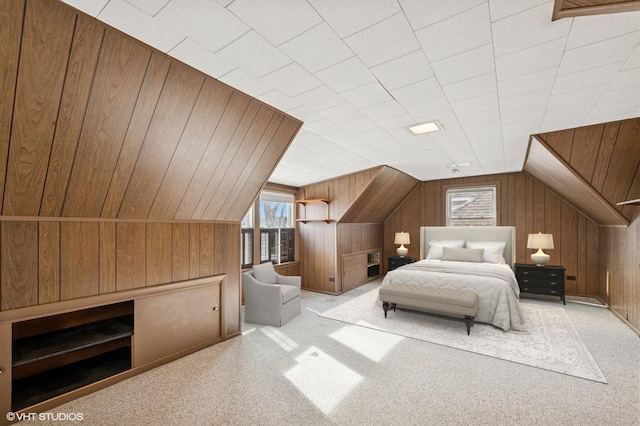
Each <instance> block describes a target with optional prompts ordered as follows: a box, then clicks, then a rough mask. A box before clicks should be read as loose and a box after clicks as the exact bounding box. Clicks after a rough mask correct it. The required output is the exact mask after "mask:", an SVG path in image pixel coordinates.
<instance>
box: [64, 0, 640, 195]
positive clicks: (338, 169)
mask: <svg viewBox="0 0 640 426" xmlns="http://www.w3.org/2000/svg"><path fill="white" fill-rule="evenodd" d="M64 1H65V2H67V3H69V4H71V5H73V6H74V7H76V8H78V9H80V10H83V11H84V12H86V13H87V14H90V15H91V16H95V17H97V18H98V19H100V20H101V21H103V22H105V23H107V24H109V25H112V26H113V27H115V28H118V29H120V30H122V31H124V32H126V33H128V34H130V35H131V36H132V37H135V38H137V39H139V40H142V41H143V42H145V43H147V44H149V45H151V46H153V47H155V48H156V49H158V50H160V51H162V52H165V53H167V54H169V55H171V56H172V57H175V58H177V59H179V60H181V61H183V62H185V63H188V64H190V65H192V66H194V67H196V68H197V69H199V70H201V71H203V72H205V73H207V74H208V75H210V76H212V77H214V78H217V79H219V80H221V81H223V82H225V83H227V84H229V85H230V86H232V87H234V88H236V89H238V90H241V91H243V92H245V93H247V94H249V95H251V96H254V97H256V98H258V99H260V100H263V101H265V102H266V103H268V104H269V105H272V106H274V107H276V108H278V109H280V110H281V111H284V112H286V113H288V114H290V115H292V116H294V117H296V118H298V119H300V120H302V121H304V125H303V127H302V129H301V131H300V132H299V134H298V135H297V136H296V138H295V140H294V142H293V143H292V145H291V147H290V148H289V149H288V150H287V152H286V154H285V155H284V157H283V158H282V161H281V162H280V163H279V164H278V166H277V168H276V169H275V171H274V173H273V174H272V176H271V178H270V181H272V182H275V183H281V184H286V185H291V186H296V187H301V186H304V185H307V184H310V183H314V182H319V181H322V180H326V179H331V178H335V177H337V176H341V175H345V174H349V173H353V172H357V171H360V170H365V169H369V168H372V167H377V166H379V165H388V166H391V167H393V168H395V169H397V170H400V171H402V172H404V173H406V174H409V175H410V176H413V177H414V178H416V179H419V180H434V179H443V178H450V177H452V176H453V174H452V172H451V170H450V168H449V167H447V165H449V164H455V163H464V162H468V163H469V164H470V165H469V167H467V168H461V169H460V173H459V174H456V176H477V175H485V174H495V173H504V172H510V171H520V170H522V166H523V163H524V158H525V153H526V150H527V146H528V142H529V136H530V135H532V134H538V133H541V132H550V131H556V130H561V129H568V128H575V127H579V126H583V125H591V124H597V123H603V122H608V121H613V120H622V119H627V118H633V117H638V116H640V83H639V82H640V12H627V13H614V14H607V15H595V16H582V17H578V18H565V19H559V20H557V21H554V22H552V14H553V8H554V2H553V1H549V0H527V1H524V0H518V1H516V0H466V1H445V0H420V1H416V0H371V1H364V0H359V1H351V0H344V1H326V0H296V1H291V0H206V1H205V0H64ZM427 120H439V121H440V122H441V123H442V125H443V126H444V130H443V131H440V132H435V133H431V134H428V135H421V136H413V135H412V134H411V133H410V132H409V131H408V129H407V126H409V125H411V124H414V123H416V122H422V121H427Z"/></svg>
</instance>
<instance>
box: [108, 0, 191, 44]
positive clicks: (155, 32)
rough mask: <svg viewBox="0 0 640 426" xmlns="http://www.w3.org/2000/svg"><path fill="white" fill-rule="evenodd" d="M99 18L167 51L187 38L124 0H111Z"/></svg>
mask: <svg viewBox="0 0 640 426" xmlns="http://www.w3.org/2000/svg"><path fill="white" fill-rule="evenodd" d="M97 18H98V19H100V20H101V21H102V22H104V23H106V24H109V25H111V26H112V27H114V28H116V29H118V30H120V31H122V32H125V33H127V34H129V35H130V36H132V37H135V38H137V39H138V40H140V41H142V42H144V43H147V44H148V45H149V46H152V47H155V48H156V49H158V50H160V51H162V52H165V53H166V52H168V51H170V50H171V49H173V48H174V47H176V46H177V45H178V44H179V43H180V42H181V41H182V40H184V38H185V34H184V33H182V32H180V31H176V30H175V29H174V28H172V27H171V26H169V25H166V24H165V23H163V22H160V21H158V20H157V19H154V18H152V17H151V16H149V15H147V14H146V13H144V12H142V11H141V10H140V9H137V8H135V7H133V6H131V5H130V4H129V3H126V2H124V1H122V0H111V1H110V2H109V3H108V4H107V5H106V6H105V7H104V8H103V9H102V10H101V11H100V14H99V15H98V16H97Z"/></svg>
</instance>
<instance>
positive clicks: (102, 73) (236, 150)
mask: <svg viewBox="0 0 640 426" xmlns="http://www.w3.org/2000/svg"><path fill="white" fill-rule="evenodd" d="M0 39H1V40H2V43H0V93H2V96H0V263H1V269H0V309H2V310H10V309H19V308H22V307H26V306H33V305H37V304H45V303H51V302H56V301H60V300H67V299H77V298H83V297H87V296H92V295H95V294H103V293H110V292H117V291H121V290H126V289H131V288H139V287H144V286H151V285H160V284H165V283H170V282H176V281H182V280H186V279H190V278H195V277H205V276H208V275H217V274H226V276H227V293H226V297H227V300H226V312H227V315H228V317H227V327H228V330H227V335H229V336H231V335H233V334H235V333H239V332H240V326H241V323H240V297H241V295H240V254H239V251H240V229H239V222H240V220H241V219H242V216H243V215H244V213H245V212H246V210H247V209H248V207H249V205H250V204H251V203H252V202H253V200H254V199H255V197H256V196H257V195H258V193H259V191H260V189H261V188H262V187H263V185H264V184H265V182H266V180H267V179H268V177H269V175H270V174H271V173H272V171H273V169H274V168H275V166H276V164H277V163H278V161H279V160H280V158H281V156H282V155H283V154H284V152H285V150H286V148H287V147H288V145H289V144H290V143H291V141H292V139H293V137H294V136H295V134H296V132H297V131H298V129H299V128H300V126H301V122H300V121H298V120H296V119H294V118H292V117H290V116H287V115H286V114H283V113H281V112H280V111H277V110H275V109H274V108H272V107H270V106H268V105H266V104H263V103H261V102H259V101H257V100H255V99H253V98H251V97H249V96H247V95H245V94H244V93H241V92H239V91H236V90H234V89H232V88H230V87H228V86H226V85H225V84H223V83H220V82H219V81H217V80H215V79H213V78H211V77H208V76H206V75H204V74H202V73H201V72H199V71H197V70H194V69H192V68H190V67H188V66H186V65H184V64H182V63H181V62H179V61H177V60H174V59H172V58H170V57H169V56H167V55H165V54H164V53H162V52H158V51H156V50H154V49H152V48H150V47H148V46H146V45H144V44H143V43H141V42H139V41H137V40H134V39H132V38H130V37H128V36H126V35H124V34H122V33H120V32H119V31H117V30H114V29H112V28H110V27H108V26H106V25H104V24H103V23H101V22H99V21H98V20H96V19H94V18H92V17H89V16H86V15H84V14H82V13H79V12H77V11H76V10H74V9H73V8H71V7H69V6H68V5H66V4H63V3H62V2H59V1H57V0H11V1H5V2H3V3H2V7H1V8H0Z"/></svg>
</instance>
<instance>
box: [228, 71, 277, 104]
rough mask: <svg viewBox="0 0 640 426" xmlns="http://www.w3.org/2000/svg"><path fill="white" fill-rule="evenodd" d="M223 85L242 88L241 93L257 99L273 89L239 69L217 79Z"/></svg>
mask: <svg viewBox="0 0 640 426" xmlns="http://www.w3.org/2000/svg"><path fill="white" fill-rule="evenodd" d="M219 80H220V81H222V82H223V83H225V84H228V85H229V86H231V87H242V91H243V92H244V93H246V94H247V95H249V96H253V97H254V98H257V97H258V96H260V95H264V94H265V93H267V92H269V91H271V90H273V87H271V86H269V85H268V84H266V83H264V82H263V81H261V80H258V79H257V78H255V77H254V76H252V75H251V74H249V73H248V72H246V71H244V70H241V69H240V68H236V69H234V70H233V71H231V72H229V73H227V74H225V75H223V76H222V77H220V78H219Z"/></svg>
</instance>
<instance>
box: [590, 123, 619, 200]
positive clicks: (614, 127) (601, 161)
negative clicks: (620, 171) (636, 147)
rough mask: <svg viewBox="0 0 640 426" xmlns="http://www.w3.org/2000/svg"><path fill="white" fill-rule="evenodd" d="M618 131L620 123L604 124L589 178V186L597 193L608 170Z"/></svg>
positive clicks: (600, 190)
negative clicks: (591, 174) (594, 163)
mask: <svg viewBox="0 0 640 426" xmlns="http://www.w3.org/2000/svg"><path fill="white" fill-rule="evenodd" d="M619 130H620V122H615V123H606V124H605V126H604V131H603V134H602V141H601V143H600V149H599V151H598V156H597V158H596V165H595V167H594V170H593V176H592V178H591V186H593V188H594V189H595V190H596V191H598V192H602V187H603V186H604V180H605V179H606V177H607V171H608V170H609V163H610V162H611V155H613V148H614V147H615V145H616V139H618V131H619Z"/></svg>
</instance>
